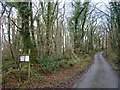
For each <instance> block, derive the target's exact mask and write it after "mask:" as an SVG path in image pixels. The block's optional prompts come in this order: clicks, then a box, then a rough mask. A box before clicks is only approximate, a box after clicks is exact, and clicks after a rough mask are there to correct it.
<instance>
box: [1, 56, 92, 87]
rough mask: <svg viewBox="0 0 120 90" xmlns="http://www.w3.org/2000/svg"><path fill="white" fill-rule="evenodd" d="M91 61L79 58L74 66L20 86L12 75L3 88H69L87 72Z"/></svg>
mask: <svg viewBox="0 0 120 90" xmlns="http://www.w3.org/2000/svg"><path fill="white" fill-rule="evenodd" d="M92 61H93V60H91V56H87V57H81V58H80V59H78V60H77V64H75V65H74V66H71V67H67V68H62V69H61V70H59V71H56V72H54V73H46V74H41V76H40V77H36V78H31V79H30V80H26V81H24V82H22V84H21V85H20V83H19V82H18V80H17V79H16V78H15V76H14V75H13V74H12V75H13V76H9V77H7V78H8V80H7V82H5V84H4V85H3V88H19V87H22V88H47V87H50V88H64V87H66V88H70V87H72V86H73V85H74V84H75V83H76V81H77V79H78V78H80V77H81V76H82V75H83V74H84V73H85V72H86V71H87V70H88V68H89V67H90V66H91V64H92Z"/></svg>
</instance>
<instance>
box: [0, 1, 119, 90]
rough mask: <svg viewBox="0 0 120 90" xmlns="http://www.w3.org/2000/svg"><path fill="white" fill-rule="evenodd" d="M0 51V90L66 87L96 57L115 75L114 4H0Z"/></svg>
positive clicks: (116, 25) (116, 33)
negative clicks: (104, 60)
mask: <svg viewBox="0 0 120 90" xmlns="http://www.w3.org/2000/svg"><path fill="white" fill-rule="evenodd" d="M101 3H102V4H101ZM101 5H103V6H101ZM0 48H1V49H0V58H1V60H0V62H1V65H0V69H1V74H0V77H1V78H2V79H1V80H0V83H1V84H2V86H3V87H6V88H46V87H70V86H71V84H72V82H74V78H75V77H76V76H77V75H80V74H82V73H84V71H85V70H86V69H87V68H89V66H90V65H91V64H92V62H93V61H92V58H93V55H94V54H95V53H96V52H103V54H104V57H105V58H107V60H108V62H109V63H111V64H112V66H113V68H114V69H115V70H116V71H117V72H118V73H119V71H120V69H119V65H120V1H119V0H118V1H117V0H116V1H115V2H108V4H106V3H103V2H98V3H92V1H90V0H84V1H81V0H72V1H71V2H67V0H66V1H65V0H62V1H60V0H55V1H52V0H48V1H44V0H35V1H34V0H28V1H20V2H15V1H14V0H13V1H12V2H6V1H4V0H2V1H1V0H0ZM21 55H29V62H26V61H25V62H21V61H20V56H21ZM66 83H67V84H66Z"/></svg>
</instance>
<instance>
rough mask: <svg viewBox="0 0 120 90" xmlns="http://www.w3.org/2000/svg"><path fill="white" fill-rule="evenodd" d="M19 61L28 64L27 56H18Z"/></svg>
mask: <svg viewBox="0 0 120 90" xmlns="http://www.w3.org/2000/svg"><path fill="white" fill-rule="evenodd" d="M20 61H25V62H29V56H27V55H23V56H20Z"/></svg>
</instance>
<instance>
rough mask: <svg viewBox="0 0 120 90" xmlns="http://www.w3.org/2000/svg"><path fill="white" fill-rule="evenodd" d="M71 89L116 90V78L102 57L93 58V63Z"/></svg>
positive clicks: (100, 55)
mask: <svg viewBox="0 0 120 90" xmlns="http://www.w3.org/2000/svg"><path fill="white" fill-rule="evenodd" d="M73 88H118V76H117V75H116V73H115V71H114V70H113V69H112V68H111V66H110V65H109V64H108V62H107V61H106V60H105V59H104V57H103V56H102V52H100V53H97V54H96V55H95V57H94V63H93V65H92V66H91V67H90V69H89V70H88V72H87V73H86V74H85V75H83V77H82V78H81V79H79V80H78V81H77V83H76V84H75V85H74V86H73Z"/></svg>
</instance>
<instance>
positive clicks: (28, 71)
mask: <svg viewBox="0 0 120 90" xmlns="http://www.w3.org/2000/svg"><path fill="white" fill-rule="evenodd" d="M29 55H30V49H29ZM29 78H30V60H29V67H28V79H29Z"/></svg>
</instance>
